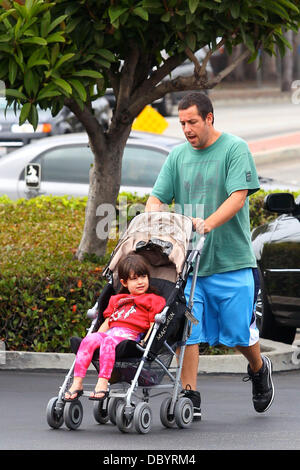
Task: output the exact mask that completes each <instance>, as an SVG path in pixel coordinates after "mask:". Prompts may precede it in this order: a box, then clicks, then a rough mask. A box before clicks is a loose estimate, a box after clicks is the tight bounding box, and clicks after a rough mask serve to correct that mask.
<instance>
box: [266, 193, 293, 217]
mask: <svg viewBox="0 0 300 470" xmlns="http://www.w3.org/2000/svg"><path fill="white" fill-rule="evenodd" d="M296 207H297V206H296V203H295V199H294V196H293V195H292V194H290V193H272V194H268V196H266V197H265V200H264V209H266V210H267V211H269V212H276V213H277V214H291V213H293V212H294V211H295V210H296Z"/></svg>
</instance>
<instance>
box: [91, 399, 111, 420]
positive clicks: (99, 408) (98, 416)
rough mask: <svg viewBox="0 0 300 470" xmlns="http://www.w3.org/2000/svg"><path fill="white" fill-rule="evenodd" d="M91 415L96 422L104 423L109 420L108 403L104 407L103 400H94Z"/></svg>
mask: <svg viewBox="0 0 300 470" xmlns="http://www.w3.org/2000/svg"><path fill="white" fill-rule="evenodd" d="M93 415H94V418H95V420H96V421H97V423H99V424H106V423H107V422H108V421H109V416H108V405H106V407H104V402H103V401H94V406H93Z"/></svg>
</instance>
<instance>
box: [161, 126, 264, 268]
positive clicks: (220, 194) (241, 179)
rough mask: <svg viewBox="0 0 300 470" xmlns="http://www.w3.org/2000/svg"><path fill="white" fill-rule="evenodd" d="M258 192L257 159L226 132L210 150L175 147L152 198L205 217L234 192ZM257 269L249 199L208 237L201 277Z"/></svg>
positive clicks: (187, 213) (201, 263) (241, 142)
mask: <svg viewBox="0 0 300 470" xmlns="http://www.w3.org/2000/svg"><path fill="white" fill-rule="evenodd" d="M242 189H248V195H250V194H252V193H254V192H255V191H257V190H258V189H259V181H258V177H257V173H256V168H255V164H254V161H253V157H252V155H251V153H250V151H249V148H248V145H247V143H246V142H245V141H244V140H242V139H241V138H239V137H236V136H234V135H231V134H227V133H223V134H221V136H220V137H219V138H218V139H217V140H216V142H214V143H213V144H212V145H210V146H209V147H207V148H205V149H203V150H196V149H194V148H193V147H192V146H191V145H190V144H189V142H185V143H184V144H181V145H179V146H177V147H175V148H174V149H173V150H172V151H171V152H170V154H169V156H168V158H167V160H166V161H165V163H164V165H163V167H162V169H161V171H160V174H159V176H158V178H157V180H156V183H155V185H154V188H153V190H152V195H153V196H155V197H157V198H158V199H159V200H160V201H161V202H163V203H165V204H171V202H172V201H175V204H176V206H175V210H176V212H180V211H181V213H182V214H185V215H187V216H191V217H201V218H204V219H206V218H207V217H208V216H209V215H211V214H212V213H213V212H215V211H216V210H217V209H218V207H219V206H220V205H221V204H222V203H223V202H224V201H225V200H226V199H227V198H228V197H229V196H230V194H231V193H233V192H234V191H238V190H242ZM255 266H256V259H255V255H254V253H253V250H252V245H251V236H250V222H249V201H248V198H247V199H246V202H245V204H244V206H243V208H242V209H241V210H239V212H238V213H237V214H236V215H235V216H234V217H233V218H232V219H231V220H229V221H228V222H226V223H225V224H223V225H221V226H220V227H217V228H215V229H214V230H212V231H211V232H210V233H209V234H208V235H207V237H206V240H205V244H204V248H203V251H202V255H201V259H200V267H199V273H198V274H199V275H200V276H209V275H211V274H215V273H222V272H226V271H234V270H237V269H242V268H248V267H249V268H250V267H255Z"/></svg>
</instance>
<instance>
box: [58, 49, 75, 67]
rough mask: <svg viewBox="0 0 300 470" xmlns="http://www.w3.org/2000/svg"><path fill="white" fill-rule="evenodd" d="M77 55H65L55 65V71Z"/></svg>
mask: <svg viewBox="0 0 300 470" xmlns="http://www.w3.org/2000/svg"><path fill="white" fill-rule="evenodd" d="M74 55H75V53H73V52H71V53H69V54H65V55H64V56H62V57H61V58H60V59H59V60H58V61H57V62H56V64H55V66H54V68H55V69H58V68H59V67H61V66H62V65H63V64H64V63H65V62H67V61H68V60H70V59H72V57H74Z"/></svg>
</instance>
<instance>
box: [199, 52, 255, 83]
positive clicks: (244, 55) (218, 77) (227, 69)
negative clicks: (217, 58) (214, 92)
mask: <svg viewBox="0 0 300 470" xmlns="http://www.w3.org/2000/svg"><path fill="white" fill-rule="evenodd" d="M249 56H250V51H249V49H247V50H246V51H244V52H243V53H242V54H241V55H240V56H238V57H237V58H236V59H235V60H234V61H233V62H232V63H231V64H230V65H228V66H227V67H225V69H223V70H221V72H220V73H218V75H216V76H215V77H213V78H212V79H210V80H208V82H207V88H214V87H215V86H216V85H218V83H220V82H221V81H222V80H223V78H225V77H227V75H229V74H230V73H231V72H232V71H233V70H234V69H235V68H236V67H237V66H238V64H239V63H240V62H242V61H243V60H244V59H247V58H248V57H249Z"/></svg>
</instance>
